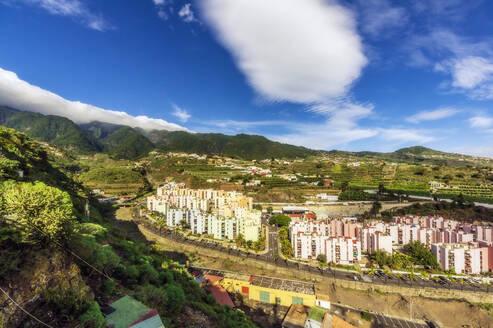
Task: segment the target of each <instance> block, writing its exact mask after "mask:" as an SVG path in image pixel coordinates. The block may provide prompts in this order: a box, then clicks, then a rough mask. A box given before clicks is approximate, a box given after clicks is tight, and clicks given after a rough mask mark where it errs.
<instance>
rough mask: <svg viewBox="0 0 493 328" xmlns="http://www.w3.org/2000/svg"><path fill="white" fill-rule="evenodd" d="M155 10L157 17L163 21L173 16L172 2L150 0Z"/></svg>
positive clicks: (167, 0) (171, 0)
mask: <svg viewBox="0 0 493 328" xmlns="http://www.w3.org/2000/svg"><path fill="white" fill-rule="evenodd" d="M152 2H153V3H154V6H155V7H156V10H157V15H158V16H159V18H161V19H162V20H164V21H167V20H168V19H169V17H170V15H171V14H173V11H174V9H173V5H172V4H173V0H152Z"/></svg>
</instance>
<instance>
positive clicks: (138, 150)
mask: <svg viewBox="0 0 493 328" xmlns="http://www.w3.org/2000/svg"><path fill="white" fill-rule="evenodd" d="M81 128H83V129H84V130H85V131H87V132H88V133H90V134H91V135H92V136H93V137H94V138H96V139H97V140H98V142H99V143H100V144H101V145H102V147H103V151H104V152H106V153H108V154H110V155H111V156H112V157H114V158H117V159H135V158H138V157H140V156H142V155H146V154H147V153H149V152H150V151H151V150H152V149H154V145H153V144H152V142H150V141H149V139H147V138H146V137H145V136H143V135H142V134H141V133H140V132H139V131H137V130H136V129H133V128H131V127H128V126H123V125H116V124H109V123H103V122H91V123H87V124H83V125H81Z"/></svg>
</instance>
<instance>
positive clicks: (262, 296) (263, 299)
mask: <svg viewBox="0 0 493 328" xmlns="http://www.w3.org/2000/svg"><path fill="white" fill-rule="evenodd" d="M259 294H260V295H259V296H260V297H259V298H260V302H264V303H270V294H269V292H263V291H260V293H259Z"/></svg>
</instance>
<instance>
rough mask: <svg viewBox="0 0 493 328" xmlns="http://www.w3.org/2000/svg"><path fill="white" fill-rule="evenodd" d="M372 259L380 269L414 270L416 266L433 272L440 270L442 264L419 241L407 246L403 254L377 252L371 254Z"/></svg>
mask: <svg viewBox="0 0 493 328" xmlns="http://www.w3.org/2000/svg"><path fill="white" fill-rule="evenodd" d="M370 258H371V260H372V261H374V262H376V263H377V264H378V266H379V267H380V268H390V269H393V270H402V269H405V270H412V269H413V268H414V267H415V266H417V265H420V266H424V267H426V268H429V269H432V270H440V264H439V263H438V261H437V259H436V258H435V256H434V255H433V254H432V253H431V251H430V250H429V249H428V248H427V247H426V246H425V245H424V244H422V243H420V242H419V241H416V242H411V243H409V244H407V245H405V246H404V247H403V249H402V253H394V254H392V255H390V254H388V253H387V252H384V251H376V252H373V253H372V254H371V256H370Z"/></svg>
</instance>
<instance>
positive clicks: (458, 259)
mask: <svg viewBox="0 0 493 328" xmlns="http://www.w3.org/2000/svg"><path fill="white" fill-rule="evenodd" d="M431 252H432V253H433V254H434V255H435V257H436V258H437V260H438V263H440V266H441V267H442V269H443V270H450V269H454V271H455V272H456V273H468V274H478V273H480V272H481V267H482V263H481V249H480V248H476V247H470V246H468V245H462V244H433V245H431Z"/></svg>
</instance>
